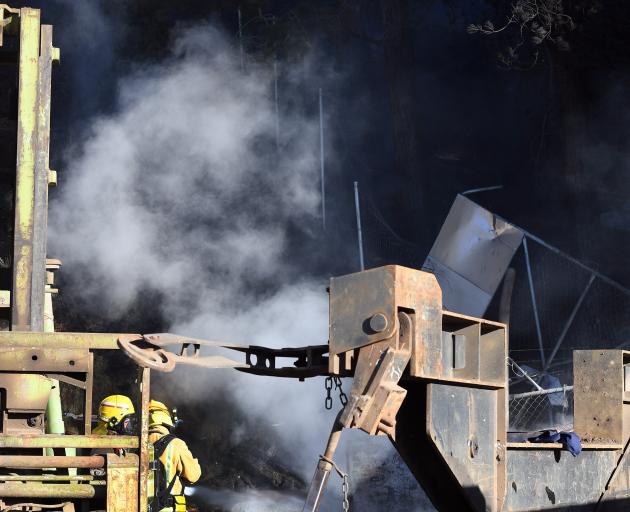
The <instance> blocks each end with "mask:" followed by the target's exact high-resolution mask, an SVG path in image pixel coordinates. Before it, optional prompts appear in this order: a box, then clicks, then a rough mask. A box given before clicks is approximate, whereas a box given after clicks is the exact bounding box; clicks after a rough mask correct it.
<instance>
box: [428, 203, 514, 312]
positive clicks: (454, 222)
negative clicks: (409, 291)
mask: <svg viewBox="0 0 630 512" xmlns="http://www.w3.org/2000/svg"><path fill="white" fill-rule="evenodd" d="M523 236H524V234H523V231H521V230H520V229H518V228H516V227H514V226H513V225H511V224H509V223H507V222H505V221H504V220H502V219H500V218H498V217H497V216H495V215H494V214H493V213H491V212H489V211H488V210H485V209H484V208H482V207H481V206H479V205H478V204H476V203H474V202H473V201H471V200H470V199H467V198H466V197H464V196H462V195H458V196H457V198H456V199H455V202H454V203H453V206H452V207H451V210H450V212H449V213H448V216H447V217H446V220H445V221H444V224H443V225H442V229H441V230H440V234H439V235H438V237H437V239H436V240H435V243H434V244H433V247H432V248H431V251H430V252H429V256H428V257H427V259H426V261H425V263H424V268H425V269H427V270H431V271H432V272H433V273H434V274H435V275H436V277H437V279H438V281H439V283H440V286H441V287H442V294H443V295H442V300H443V302H444V307H445V308H446V309H448V310H450V311H457V312H459V313H464V314H467V315H473V316H482V315H483V314H484V313H485V311H486V308H487V307H488V305H489V304H490V301H491V300H492V297H493V295H494V293H495V292H496V290H497V288H498V286H499V284H500V283H501V280H502V279H503V275H504V274H505V271H506V270H507V268H508V266H509V264H510V261H511V260H512V257H513V256H514V254H515V252H516V251H517V249H518V248H519V246H520V244H521V242H522V240H523Z"/></svg>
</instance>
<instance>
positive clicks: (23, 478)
mask: <svg viewBox="0 0 630 512" xmlns="http://www.w3.org/2000/svg"><path fill="white" fill-rule="evenodd" d="M69 480H72V481H78V482H90V481H93V480H94V477H93V476H91V475H0V482H67V481H69Z"/></svg>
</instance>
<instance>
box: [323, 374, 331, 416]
mask: <svg viewBox="0 0 630 512" xmlns="http://www.w3.org/2000/svg"><path fill="white" fill-rule="evenodd" d="M332 385H333V379H332V377H326V380H325V381H324V387H325V388H326V400H325V401H324V407H326V410H327V411H330V409H332V397H331V396H330V393H331V391H332Z"/></svg>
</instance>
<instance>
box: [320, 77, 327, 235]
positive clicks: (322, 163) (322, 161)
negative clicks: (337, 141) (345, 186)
mask: <svg viewBox="0 0 630 512" xmlns="http://www.w3.org/2000/svg"><path fill="white" fill-rule="evenodd" d="M319 171H320V182H321V186H322V227H323V228H324V230H326V173H325V171H326V168H325V154H324V98H323V96H322V89H321V87H320V88H319Z"/></svg>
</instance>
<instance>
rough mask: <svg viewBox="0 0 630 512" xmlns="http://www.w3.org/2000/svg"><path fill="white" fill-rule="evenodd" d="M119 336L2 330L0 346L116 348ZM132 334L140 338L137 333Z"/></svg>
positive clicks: (110, 334)
mask: <svg viewBox="0 0 630 512" xmlns="http://www.w3.org/2000/svg"><path fill="white" fill-rule="evenodd" d="M120 336H122V334H117V333H89V332H13V331H3V332H0V347H2V346H10V347H15V348H17V347H29V348H33V347H34V348H60V349H61V348H65V349H74V348H83V349H86V348H87V349H92V350H118V349H119V346H118V338H119V337H120ZM126 336H129V335H126ZM132 336H137V337H138V338H141V336H140V335H139V334H138V335H132Z"/></svg>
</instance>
